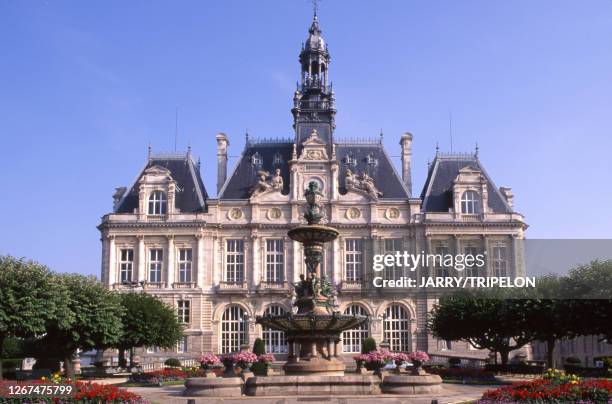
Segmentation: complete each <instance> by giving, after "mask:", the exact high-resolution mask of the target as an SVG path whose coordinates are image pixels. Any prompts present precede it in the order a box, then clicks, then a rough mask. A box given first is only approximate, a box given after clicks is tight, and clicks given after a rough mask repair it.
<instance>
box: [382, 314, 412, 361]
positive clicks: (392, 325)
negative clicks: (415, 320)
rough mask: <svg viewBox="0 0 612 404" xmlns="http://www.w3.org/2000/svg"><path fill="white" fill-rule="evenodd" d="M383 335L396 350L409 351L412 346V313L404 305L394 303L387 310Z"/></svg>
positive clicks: (392, 349) (391, 347) (390, 347)
mask: <svg viewBox="0 0 612 404" xmlns="http://www.w3.org/2000/svg"><path fill="white" fill-rule="evenodd" d="M383 337H384V340H385V341H387V342H388V343H389V349H390V350H391V351H394V352H400V351H401V352H407V351H410V350H411V347H410V315H409V314H408V312H407V311H406V309H404V308H403V307H402V306H400V305H398V304H392V305H391V306H389V307H387V310H385V319H384V322H383Z"/></svg>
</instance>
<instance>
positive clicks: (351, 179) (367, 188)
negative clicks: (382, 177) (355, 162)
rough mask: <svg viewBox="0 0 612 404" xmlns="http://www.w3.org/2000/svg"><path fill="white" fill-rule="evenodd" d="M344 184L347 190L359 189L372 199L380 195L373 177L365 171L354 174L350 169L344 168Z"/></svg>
mask: <svg viewBox="0 0 612 404" xmlns="http://www.w3.org/2000/svg"><path fill="white" fill-rule="evenodd" d="M344 183H345V186H346V189H347V190H348V191H361V192H365V193H367V194H368V195H370V196H371V197H372V198H373V199H378V197H379V196H382V192H380V191H379V190H378V188H376V185H374V179H373V178H372V177H370V176H369V175H368V174H367V173H365V172H364V173H363V174H361V175H360V176H357V175H354V174H353V172H352V171H351V170H350V169H348V168H347V169H346V178H345V181H344Z"/></svg>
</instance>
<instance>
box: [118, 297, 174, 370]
mask: <svg viewBox="0 0 612 404" xmlns="http://www.w3.org/2000/svg"><path fill="white" fill-rule="evenodd" d="M120 302H121V305H122V306H123V308H124V309H125V310H124V312H123V315H122V316H121V328H122V333H121V338H119V339H118V340H117V341H116V343H115V344H114V345H112V347H114V348H117V349H119V352H120V353H121V352H125V351H128V350H129V351H130V366H133V365H134V363H133V357H134V355H133V352H134V348H137V347H145V346H146V347H151V346H157V347H160V348H172V347H175V346H176V343H177V342H179V341H180V340H181V338H182V337H183V326H182V324H181V323H179V321H178V317H177V314H176V311H175V310H174V309H173V308H172V307H171V306H169V305H167V304H166V303H164V302H162V301H161V300H159V299H158V298H157V297H155V296H152V295H150V294H147V293H133V292H130V293H123V294H121V295H120Z"/></svg>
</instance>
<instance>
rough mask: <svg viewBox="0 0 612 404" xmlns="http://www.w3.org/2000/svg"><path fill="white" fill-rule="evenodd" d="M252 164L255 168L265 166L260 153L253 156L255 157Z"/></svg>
mask: <svg viewBox="0 0 612 404" xmlns="http://www.w3.org/2000/svg"><path fill="white" fill-rule="evenodd" d="M251 163H252V164H253V165H254V166H257V167H261V166H262V165H263V158H262V157H261V154H259V153H255V154H253V156H251Z"/></svg>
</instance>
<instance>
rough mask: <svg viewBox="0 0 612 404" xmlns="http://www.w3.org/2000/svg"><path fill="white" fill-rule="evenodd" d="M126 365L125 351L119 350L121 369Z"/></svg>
mask: <svg viewBox="0 0 612 404" xmlns="http://www.w3.org/2000/svg"><path fill="white" fill-rule="evenodd" d="M126 365H127V362H126V360H125V349H123V348H119V367H120V368H124V367H126Z"/></svg>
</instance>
